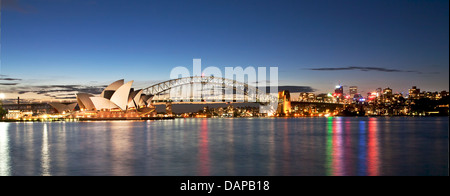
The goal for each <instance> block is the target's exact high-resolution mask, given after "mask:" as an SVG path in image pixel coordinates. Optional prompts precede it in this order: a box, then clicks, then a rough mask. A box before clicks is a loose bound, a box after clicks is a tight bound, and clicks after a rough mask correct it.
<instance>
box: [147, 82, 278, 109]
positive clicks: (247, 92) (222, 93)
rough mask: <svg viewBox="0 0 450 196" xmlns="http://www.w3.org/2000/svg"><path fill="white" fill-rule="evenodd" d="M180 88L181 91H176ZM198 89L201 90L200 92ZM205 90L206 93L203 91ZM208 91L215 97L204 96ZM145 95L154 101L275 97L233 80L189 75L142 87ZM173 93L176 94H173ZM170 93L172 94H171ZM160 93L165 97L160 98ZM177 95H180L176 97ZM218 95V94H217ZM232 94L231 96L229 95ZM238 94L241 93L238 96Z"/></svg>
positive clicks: (265, 101) (260, 100)
mask: <svg viewBox="0 0 450 196" xmlns="http://www.w3.org/2000/svg"><path fill="white" fill-rule="evenodd" d="M181 87H184V89H181V91H183V92H181V93H180V92H177V90H178V91H180V89H177V88H181ZM198 91H201V92H200V93H199V92H198ZM205 91H206V93H205ZM207 91H210V92H211V94H213V96H215V97H207V96H206V97H205V95H208V92H207ZM143 92H144V93H145V94H146V95H153V96H154V98H153V99H154V101H166V102H171V101H175V102H177V101H192V100H200V101H211V100H217V101H219V102H239V101H243V102H259V103H267V102H270V101H273V100H274V99H277V98H276V97H274V96H271V95H270V94H266V92H264V91H260V90H259V89H258V88H256V87H254V86H251V85H248V84H246V83H242V82H238V81H235V80H231V79H227V78H222V77H214V76H191V77H183V78H177V79H172V80H167V81H164V82H160V83H157V84H153V85H152V86H149V87H147V88H144V89H143ZM174 93H175V94H176V95H174ZM171 94H172V95H171ZM161 95H165V98H164V99H163V100H161V99H160V98H158V97H160V96H161ZM177 95H181V97H179V98H177ZM217 95H218V96H217ZM230 95H232V97H231V96H230ZM239 95H242V96H241V97H239Z"/></svg>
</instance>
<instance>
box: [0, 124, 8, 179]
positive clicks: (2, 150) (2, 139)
mask: <svg viewBox="0 0 450 196" xmlns="http://www.w3.org/2000/svg"><path fill="white" fill-rule="evenodd" d="M8 125H9V124H8V123H3V122H0V176H9V175H11V170H10V165H11V163H10V158H9V157H10V155H9V137H8Z"/></svg>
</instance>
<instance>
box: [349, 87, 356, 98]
mask: <svg viewBox="0 0 450 196" xmlns="http://www.w3.org/2000/svg"><path fill="white" fill-rule="evenodd" d="M356 93H358V87H357V86H350V88H349V94H350V97H351V98H353V97H354V96H355V95H356Z"/></svg>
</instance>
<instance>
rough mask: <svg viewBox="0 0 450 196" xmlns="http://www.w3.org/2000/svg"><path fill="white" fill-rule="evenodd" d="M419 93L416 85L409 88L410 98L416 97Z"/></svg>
mask: <svg viewBox="0 0 450 196" xmlns="http://www.w3.org/2000/svg"><path fill="white" fill-rule="evenodd" d="M419 94H420V89H418V88H417V87H416V86H413V87H412V88H411V89H409V98H410V99H418V98H419Z"/></svg>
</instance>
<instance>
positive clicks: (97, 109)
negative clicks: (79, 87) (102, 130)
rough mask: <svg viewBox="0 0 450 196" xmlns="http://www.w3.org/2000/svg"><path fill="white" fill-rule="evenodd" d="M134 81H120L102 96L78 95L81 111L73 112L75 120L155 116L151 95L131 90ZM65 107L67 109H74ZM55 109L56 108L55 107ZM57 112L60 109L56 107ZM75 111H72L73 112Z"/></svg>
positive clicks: (110, 86) (113, 84)
mask: <svg viewBox="0 0 450 196" xmlns="http://www.w3.org/2000/svg"><path fill="white" fill-rule="evenodd" d="M132 84H133V81H129V82H127V83H125V82H124V80H123V79H122V80H118V81H115V82H113V83H111V84H110V85H109V86H107V87H106V88H105V89H104V90H103V92H102V93H101V94H100V95H97V96H95V95H92V94H87V93H78V94H77V103H78V107H79V109H80V110H79V111H76V112H73V113H72V117H74V118H139V117H151V116H154V115H155V114H156V113H155V108H154V106H153V105H152V104H151V99H152V96H151V95H145V94H143V93H142V91H143V90H142V89H141V90H134V89H133V88H131V86H132ZM71 106H72V105H70V107H69V105H65V106H62V107H65V109H72V108H71ZM54 107H55V106H54ZM55 108H56V109H57V110H58V108H57V107H55ZM73 110H74V109H72V111H73Z"/></svg>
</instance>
